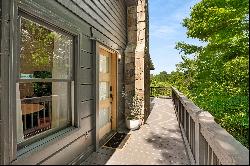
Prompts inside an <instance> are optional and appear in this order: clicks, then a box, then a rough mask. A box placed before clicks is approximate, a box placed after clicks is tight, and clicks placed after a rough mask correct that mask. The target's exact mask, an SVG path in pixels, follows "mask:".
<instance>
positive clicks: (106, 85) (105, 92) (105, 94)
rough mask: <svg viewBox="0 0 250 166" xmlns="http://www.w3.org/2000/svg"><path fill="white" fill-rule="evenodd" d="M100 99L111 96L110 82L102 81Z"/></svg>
mask: <svg viewBox="0 0 250 166" xmlns="http://www.w3.org/2000/svg"><path fill="white" fill-rule="evenodd" d="M99 91H100V97H99V99H100V101H101V100H107V99H108V98H109V92H110V91H109V82H100V87H99Z"/></svg>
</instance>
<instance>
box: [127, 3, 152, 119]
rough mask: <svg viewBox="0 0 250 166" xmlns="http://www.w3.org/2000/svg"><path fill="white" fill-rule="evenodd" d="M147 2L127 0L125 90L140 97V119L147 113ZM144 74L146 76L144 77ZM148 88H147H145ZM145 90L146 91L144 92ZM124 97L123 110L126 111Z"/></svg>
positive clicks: (148, 99) (145, 116) (148, 102)
mask: <svg viewBox="0 0 250 166" xmlns="http://www.w3.org/2000/svg"><path fill="white" fill-rule="evenodd" d="M147 5H148V2H147V0H127V31H128V32H127V33H128V44H127V48H126V50H125V92H126V93H127V94H128V96H131V98H132V96H133V95H134V94H136V95H138V96H139V98H140V99H142V103H141V104H142V115H143V116H142V120H143V121H145V120H146V118H147V116H148V115H149V107H150V105H149V104H150V98H149V95H150V94H149V90H148V89H149V87H148V86H149V85H148V83H149V77H147V76H149V67H148V64H149V63H148V61H149V58H148V57H149V53H148V6H147ZM145 76H146V77H145ZM147 88H148V89H147ZM145 92H146V93H145ZM127 103H128V101H127V99H125V112H126V111H128V104H127Z"/></svg>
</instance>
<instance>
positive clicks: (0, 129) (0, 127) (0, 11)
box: [0, 0, 3, 164]
mask: <svg viewBox="0 0 250 166" xmlns="http://www.w3.org/2000/svg"><path fill="white" fill-rule="evenodd" d="M1 40H2V0H0V53H1V52H2V49H1V43H2V42H1ZM2 66H3V65H2V54H0V164H3V163H2V141H1V140H2V116H1V114H2V111H1V110H2V107H1V100H2V77H1V76H2Z"/></svg>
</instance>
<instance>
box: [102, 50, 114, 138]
mask: <svg viewBox="0 0 250 166" xmlns="http://www.w3.org/2000/svg"><path fill="white" fill-rule="evenodd" d="M99 58H100V60H99V62H100V64H99V140H100V139H102V138H103V137H104V136H105V135H106V134H108V133H110V132H111V130H112V129H114V125H115V124H114V123H115V121H116V118H115V117H116V116H115V114H116V106H115V102H116V100H115V98H116V94H115V92H116V85H115V80H116V74H115V73H116V66H115V65H114V64H115V63H114V61H113V60H114V54H112V53H110V52H108V51H106V50H104V49H102V48H100V52H99Z"/></svg>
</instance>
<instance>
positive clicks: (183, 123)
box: [172, 87, 249, 165]
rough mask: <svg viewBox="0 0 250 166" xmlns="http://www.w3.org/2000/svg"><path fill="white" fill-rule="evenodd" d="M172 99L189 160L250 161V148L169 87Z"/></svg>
mask: <svg viewBox="0 0 250 166" xmlns="http://www.w3.org/2000/svg"><path fill="white" fill-rule="evenodd" d="M172 100H173V103H174V107H175V111H176V116H177V119H178V122H179V125H180V128H181V132H182V135H183V139H184V142H185V145H186V148H187V153H188V156H189V158H190V161H191V164H197V165H249V150H248V149H247V148H246V147H244V146H243V145H241V144H240V143H239V142H238V141H237V140H236V139H235V138H234V137H233V136H232V135H230V134H229V133H228V132H227V131H226V130H225V129H223V128H222V127H221V126H220V125H219V124H217V123H216V122H215V121H214V118H213V116H212V115H211V114H210V113H209V112H207V111H203V110H201V109H200V108H199V107H197V106H196V105H195V104H194V103H193V102H192V101H191V100H189V99H188V98H187V97H186V96H184V95H183V94H182V93H180V92H179V91H178V90H177V89H176V88H174V87H172Z"/></svg>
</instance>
